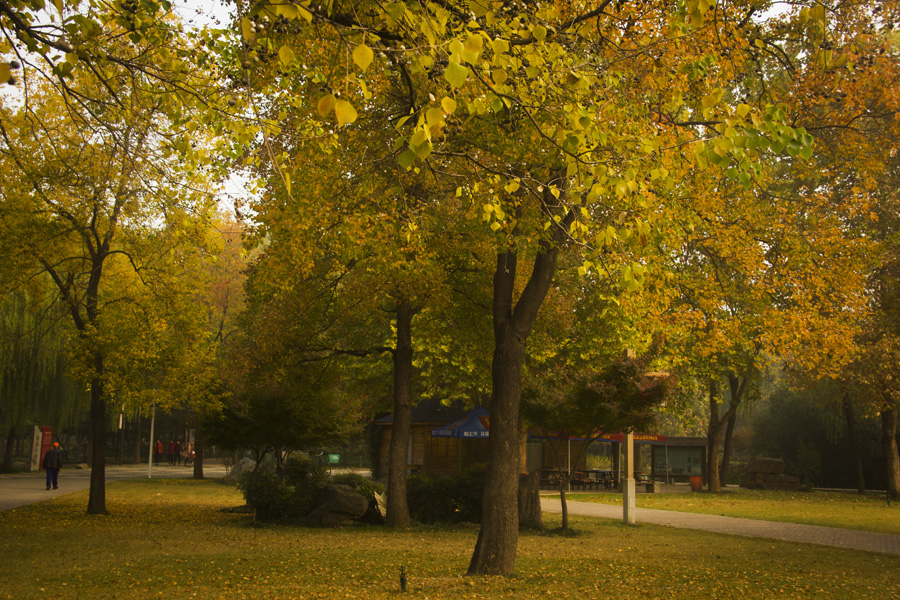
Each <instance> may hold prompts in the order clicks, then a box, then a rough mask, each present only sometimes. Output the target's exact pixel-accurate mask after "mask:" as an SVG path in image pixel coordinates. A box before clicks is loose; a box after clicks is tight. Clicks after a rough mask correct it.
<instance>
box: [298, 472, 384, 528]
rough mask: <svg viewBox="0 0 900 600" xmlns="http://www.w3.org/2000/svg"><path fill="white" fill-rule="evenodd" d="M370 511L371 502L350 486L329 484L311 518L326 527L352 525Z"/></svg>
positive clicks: (324, 489) (310, 515)
mask: <svg viewBox="0 0 900 600" xmlns="http://www.w3.org/2000/svg"><path fill="white" fill-rule="evenodd" d="M367 510H369V500H368V499H366V497H365V496H363V495H362V494H360V493H359V492H357V491H356V490H354V489H353V488H352V487H350V486H349V485H340V484H335V483H329V484H328V485H326V486H325V487H323V488H322V492H321V493H320V495H319V505H318V506H317V507H316V508H315V510H313V511H312V512H311V513H309V518H310V519H311V520H312V521H314V522H316V523H318V524H320V525H325V526H326V527H338V526H341V525H350V524H352V523H353V522H354V521H356V520H357V519H360V518H362V516H363V515H365V514H366V511H367Z"/></svg>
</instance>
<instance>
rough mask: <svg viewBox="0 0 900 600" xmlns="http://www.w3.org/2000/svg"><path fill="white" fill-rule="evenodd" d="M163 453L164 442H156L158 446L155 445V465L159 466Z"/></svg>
mask: <svg viewBox="0 0 900 600" xmlns="http://www.w3.org/2000/svg"><path fill="white" fill-rule="evenodd" d="M162 453H163V445H162V442H161V441H159V440H156V444H154V445H153V464H154V465H158V464H159V458H160V457H161V456H162Z"/></svg>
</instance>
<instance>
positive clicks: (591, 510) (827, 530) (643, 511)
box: [541, 496, 900, 555]
mask: <svg viewBox="0 0 900 600" xmlns="http://www.w3.org/2000/svg"><path fill="white" fill-rule="evenodd" d="M566 505H567V506H568V509H569V514H570V515H583V516H588V517H601V518H608V519H618V520H620V521H621V520H622V507H621V506H615V505H610V504H598V503H596V502H577V501H575V502H573V501H571V500H567V502H566ZM541 508H542V509H543V510H545V511H547V512H553V513H559V512H562V508H561V506H560V502H559V498H558V497H551V496H541ZM635 515H636V518H637V522H638V523H651V524H653V525H666V526H668V527H680V528H684V529H701V530H704V531H715V532H717V533H726V534H729V535H743V536H748V537H762V538H772V539H776V540H785V541H789V542H804V543H807V544H823V545H825V546H839V547H841V548H854V549H856V550H868V551H870V552H884V553H887V554H898V555H900V535H892V534H888V533H873V532H871V531H858V530H856V529H840V528H837V527H820V526H817V525H798V524H796V523H779V522H775V521H759V520H756V519H741V518H737V517H722V516H719V515H701V514H695V513H686V512H675V511H671V510H657V509H652V508H638V509H637V510H636V512H635Z"/></svg>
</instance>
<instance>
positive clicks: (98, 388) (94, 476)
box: [87, 350, 106, 515]
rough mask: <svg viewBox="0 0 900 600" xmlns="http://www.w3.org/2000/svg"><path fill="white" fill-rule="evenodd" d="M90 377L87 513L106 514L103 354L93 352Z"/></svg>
mask: <svg viewBox="0 0 900 600" xmlns="http://www.w3.org/2000/svg"><path fill="white" fill-rule="evenodd" d="M94 373H95V374H94V378H93V379H91V449H92V450H91V489H90V493H89V496H88V508H87V512H88V514H89V515H105V514H106V398H105V397H104V395H103V354H102V353H101V352H100V351H99V350H97V351H95V352H94Z"/></svg>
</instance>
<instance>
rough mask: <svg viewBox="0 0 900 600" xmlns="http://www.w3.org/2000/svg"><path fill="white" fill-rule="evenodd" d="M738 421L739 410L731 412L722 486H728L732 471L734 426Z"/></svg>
mask: <svg viewBox="0 0 900 600" xmlns="http://www.w3.org/2000/svg"><path fill="white" fill-rule="evenodd" d="M735 421H737V410H734V411H733V412H731V418H729V419H728V423H727V424H726V425H725V441H724V442H723V444H722V465H721V466H720V467H719V479H720V481H721V482H722V486H723V487H724V486H726V485H728V472H729V471H730V470H731V442H732V437H733V435H734V424H735Z"/></svg>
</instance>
